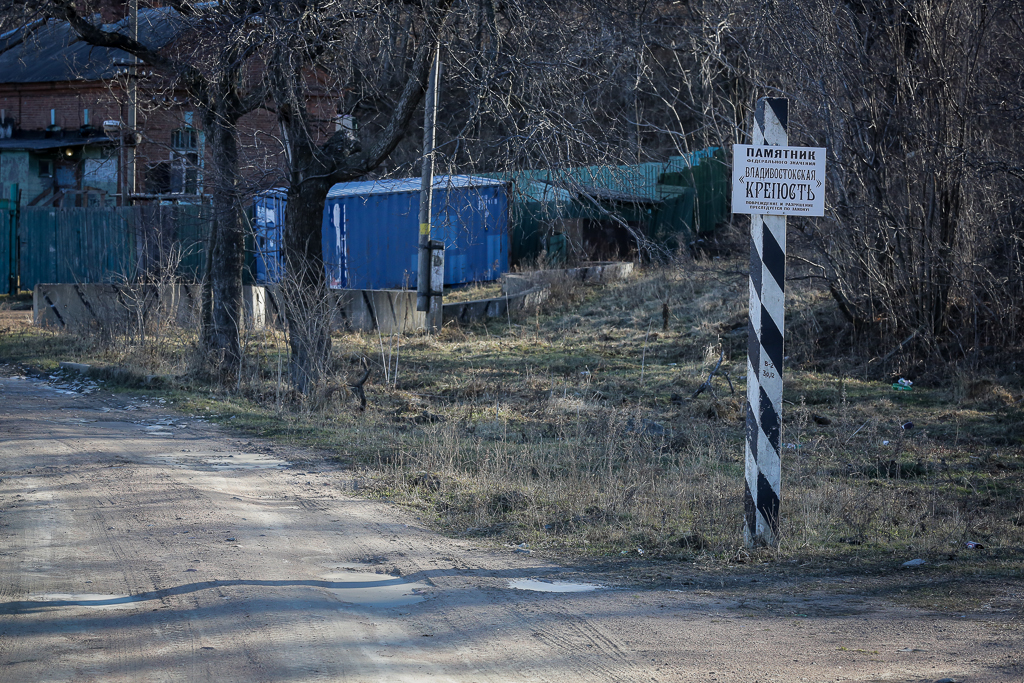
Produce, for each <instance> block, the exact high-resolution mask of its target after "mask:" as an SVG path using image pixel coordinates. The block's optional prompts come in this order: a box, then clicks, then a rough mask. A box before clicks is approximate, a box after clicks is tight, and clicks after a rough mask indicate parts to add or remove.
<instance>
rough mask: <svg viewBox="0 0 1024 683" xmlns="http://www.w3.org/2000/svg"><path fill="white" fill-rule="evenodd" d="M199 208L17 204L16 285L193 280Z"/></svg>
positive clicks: (202, 214) (197, 272)
mask: <svg viewBox="0 0 1024 683" xmlns="http://www.w3.org/2000/svg"><path fill="white" fill-rule="evenodd" d="M207 215H209V210H208V208H205V207H202V206H199V205H171V204H162V205H145V206H131V207H105V208H85V207H80V208H79V207H76V208H49V207H23V208H22V209H21V212H20V220H19V225H18V235H19V237H20V242H21V287H22V289H32V288H33V287H35V285H36V284H38V283H40V282H47V283H72V282H118V281H124V280H147V281H156V280H161V279H170V278H171V276H172V275H173V276H174V277H175V278H177V279H180V280H185V281H199V280H201V279H202V278H203V276H204V273H205V267H206V255H205V245H206V240H207V238H208V233H209V220H208V218H207V217H206V216H207ZM9 241H10V240H9V239H8V240H6V242H9ZM6 242H0V249H4V251H3V253H4V254H5V255H7V254H9V253H10V252H9V251H7V250H8V249H10V246H9V245H8V244H7V243H6ZM5 260H9V259H5Z"/></svg>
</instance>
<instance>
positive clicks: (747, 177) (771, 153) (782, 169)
mask: <svg viewBox="0 0 1024 683" xmlns="http://www.w3.org/2000/svg"><path fill="white" fill-rule="evenodd" d="M732 212H733V213H747V214H768V215H776V216H824V215H825V148H824V147H771V146H756V147H755V146H754V145H733V147H732Z"/></svg>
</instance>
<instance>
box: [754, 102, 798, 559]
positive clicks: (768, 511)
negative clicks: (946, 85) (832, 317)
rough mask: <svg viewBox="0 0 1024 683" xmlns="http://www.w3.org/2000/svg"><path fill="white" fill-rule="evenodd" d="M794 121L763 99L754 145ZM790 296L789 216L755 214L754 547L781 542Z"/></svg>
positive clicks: (773, 138)
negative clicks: (782, 443) (787, 300)
mask: <svg viewBox="0 0 1024 683" xmlns="http://www.w3.org/2000/svg"><path fill="white" fill-rule="evenodd" d="M788 119H789V101H788V100H786V99H783V98H767V97H765V98H761V99H759V100H758V101H757V108H756V110H755V112H754V130H753V144H754V145H755V146H761V145H766V146H781V147H786V146H788V143H789V135H788V132H787V130H788V125H789V120H788ZM785 295H786V217H785V216H769V215H763V214H754V215H751V217H750V326H749V329H748V336H747V430H746V431H747V438H746V482H745V491H744V495H743V511H744V518H745V519H744V522H745V523H744V529H743V536H744V541H745V542H746V545H747V547H749V548H753V547H757V546H763V545H776V544H777V543H778V542H779V503H780V500H781V484H782V460H781V457H780V454H779V448H780V439H781V434H782V360H783V335H784V331H785V327H784V324H785Z"/></svg>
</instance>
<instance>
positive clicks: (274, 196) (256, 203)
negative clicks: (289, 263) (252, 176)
mask: <svg viewBox="0 0 1024 683" xmlns="http://www.w3.org/2000/svg"><path fill="white" fill-rule="evenodd" d="M287 207H288V194H287V192H286V191H285V190H284V189H274V190H267V191H266V192H263V193H262V194H259V195H257V196H255V197H253V201H252V228H253V237H254V238H255V243H256V282H258V283H260V284H267V283H272V282H280V281H281V276H283V275H284V272H285V269H284V216H285V210H286V209H287ZM342 212H343V209H342V207H340V206H334V207H332V209H331V210H325V211H324V215H323V226H322V240H323V242H322V244H323V250H324V251H323V253H324V270H325V272H326V275H327V282H328V283H330V286H331V287H335V288H337V287H341V286H342V285H341V282H342V271H341V263H340V261H339V260H338V258H339V257H338V255H339V254H343V253H345V252H344V233H342V232H340V229H341V226H342V225H343V223H342ZM339 240H340V241H339Z"/></svg>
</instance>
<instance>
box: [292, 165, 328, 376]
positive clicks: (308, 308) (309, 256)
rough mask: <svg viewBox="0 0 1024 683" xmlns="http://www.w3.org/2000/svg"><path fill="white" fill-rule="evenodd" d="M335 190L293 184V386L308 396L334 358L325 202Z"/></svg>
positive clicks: (317, 181)
mask: <svg viewBox="0 0 1024 683" xmlns="http://www.w3.org/2000/svg"><path fill="white" fill-rule="evenodd" d="M329 189H330V187H329V183H328V182H327V181H326V180H325V179H322V178H311V179H307V180H306V181H305V182H302V181H299V182H292V183H291V185H290V186H289V188H288V211H287V213H286V217H285V221H286V223H285V233H284V251H285V263H286V266H285V268H286V278H285V281H284V282H283V283H282V285H283V289H284V295H285V296H284V300H285V314H286V316H287V318H288V329H289V332H290V334H289V335H288V341H289V344H290V346H291V350H292V364H291V375H292V381H293V382H294V383H295V388H296V389H297V390H298V391H299V393H302V394H307V393H309V391H310V390H311V389H312V388H314V387H315V386H316V385H317V384H319V383H321V382H322V381H323V379H324V377H325V375H326V372H327V369H328V363H329V360H330V356H331V313H332V310H331V304H330V291H329V290H328V287H327V276H326V274H325V272H324V253H323V243H322V230H323V227H322V226H323V214H324V201H325V200H326V198H327V191H328V190H329Z"/></svg>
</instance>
